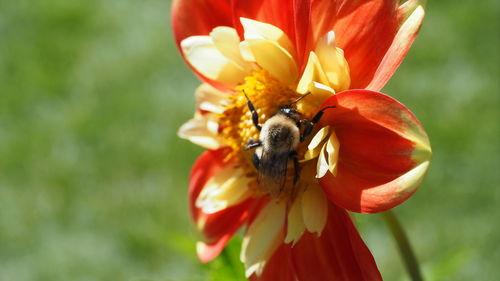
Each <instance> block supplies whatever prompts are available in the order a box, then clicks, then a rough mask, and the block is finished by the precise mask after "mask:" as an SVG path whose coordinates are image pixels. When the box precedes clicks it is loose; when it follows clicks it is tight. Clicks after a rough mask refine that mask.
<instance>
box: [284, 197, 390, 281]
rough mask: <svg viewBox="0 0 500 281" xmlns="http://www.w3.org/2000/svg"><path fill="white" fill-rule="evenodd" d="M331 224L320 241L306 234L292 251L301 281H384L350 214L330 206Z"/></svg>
mask: <svg viewBox="0 0 500 281" xmlns="http://www.w3.org/2000/svg"><path fill="white" fill-rule="evenodd" d="M328 209H329V212H328V221H327V223H326V226H325V229H324V230H323V233H322V234H321V236H320V237H318V236H317V235H316V234H313V233H310V232H306V233H304V234H303V236H302V238H301V239H300V241H299V242H298V243H297V244H296V245H295V246H294V247H293V248H291V256H292V261H293V266H294V268H295V272H296V274H297V279H298V280H301V281H326V280H328V281H376V280H382V276H381V275H380V272H379V271H378V268H377V265H376V263H375V260H374V259H373V256H372V254H371V253H370V250H368V248H367V247H366V245H365V243H364V242H363V240H362V239H361V237H360V236H359V234H358V231H357V230H356V228H355V227H354V225H353V224H352V222H351V219H350V217H349V215H348V214H347V212H346V211H345V210H343V209H341V208H339V207H337V206H335V205H334V204H330V205H329V208H328Z"/></svg>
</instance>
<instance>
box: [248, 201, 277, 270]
mask: <svg viewBox="0 0 500 281" xmlns="http://www.w3.org/2000/svg"><path fill="white" fill-rule="evenodd" d="M285 209H286V206H285V204H284V203H275V202H269V203H268V205H267V206H266V207H265V208H263V209H262V210H261V211H260V213H259V215H258V216H257V218H256V219H255V220H254V221H253V223H252V224H251V225H250V227H248V230H247V233H246V234H245V237H244V238H243V242H242V244H241V255H240V259H241V261H242V262H243V263H244V264H245V268H246V271H245V273H246V276H247V277H249V276H250V275H252V274H253V273H255V274H257V275H260V274H262V270H264V267H265V265H266V263H267V261H268V260H269V258H271V256H272V254H273V253H274V251H275V250H276V249H277V248H278V247H279V246H280V244H281V243H283V236H284V235H283V227H284V225H285V216H286V211H285Z"/></svg>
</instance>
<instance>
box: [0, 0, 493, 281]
mask: <svg viewBox="0 0 500 281" xmlns="http://www.w3.org/2000/svg"><path fill="white" fill-rule="evenodd" d="M498 8H499V7H498V3H497V2H495V1H493V0H490V1H481V2H477V3H472V2H471V3H468V2H456V1H451V0H447V1H430V2H429V4H428V6H427V11H428V13H427V16H426V20H425V23H424V26H423V28H422V31H421V34H420V36H419V38H418V39H417V41H416V42H415V44H414V47H413V49H412V50H411V52H410V54H409V56H408V57H407V59H406V60H405V62H404V63H403V64H402V65H401V67H400V69H399V70H398V72H397V73H396V75H395V76H394V77H393V79H392V80H391V82H390V83H389V84H388V85H387V87H386V88H385V89H384V92H386V93H388V94H390V95H392V96H394V97H396V98H397V99H399V100H400V101H402V102H403V103H404V104H405V105H407V106H408V107H409V108H410V109H411V110H412V111H413V112H414V113H415V114H416V115H417V116H418V117H419V119H420V120H421V122H422V123H423V125H424V126H425V128H426V130H427V132H428V134H429V135H430V139H431V142H432V147H433V151H434V159H433V162H432V165H431V168H430V171H429V173H428V176H427V179H426V180H425V182H424V184H423V186H422V188H421V189H420V190H419V191H418V192H417V193H416V194H415V195H414V196H413V197H412V198H411V199H410V200H408V202H407V203H405V204H403V205H402V206H400V207H398V208H396V209H395V211H396V213H397V214H398V216H399V218H400V219H401V221H402V223H403V224H404V225H405V226H406V227H407V231H408V232H409V234H410V238H411V240H412V242H413V243H414V247H415V249H416V252H417V256H418V258H419V259H420V261H421V263H422V265H423V270H424V275H425V277H426V280H436V281H438V280H439V281H441V280H454V281H456V280H458V281H460V280H494V279H495V277H496V276H500V270H499V269H498V267H497V265H496V262H497V261H498V260H500V255H499V253H500V251H499V250H500V249H499V246H498V245H499V242H500V241H499V237H500V224H498V223H497V220H498V217H499V213H498V206H497V205H498V201H499V200H500V189H499V188H498V184H499V182H500V179H499V174H500V173H499V172H500V169H499V168H500V163H499V157H498V156H499V155H500V153H499V152H500V151H499V150H500V149H499V143H500V136H499V125H498V120H500V116H499V109H498V106H499V104H500V100H499V82H498V74H499V69H498V67H499V54H498V47H499V38H498V36H497V35H498V29H499V22H498V19H497V18H498V11H499V9H498ZM169 9H170V3H169V1H158V0H146V1H132V0H123V1H99V0H89V1H86V2H85V3H84V2H75V1H63V0H47V1H38V2H33V1H27V0H19V1H9V2H7V1H0V42H1V44H0V175H1V176H0V280H13V281H25V280H26V281H28V280H30V281H31V280H37V281H38V280H40V281H42V280H47V281H48V280H50V281H54V280H75V281H77V280H134V281H139V280H158V281H160V280H161V281H165V280H182V281H184V280H186V281H191V280H192V281H197V280H223V279H224V278H228V277H227V276H230V275H231V274H232V273H231V272H232V271H229V272H224V271H227V270H229V269H228V268H225V267H227V266H225V265H224V264H226V262H224V261H221V260H217V261H215V262H214V263H212V264H209V265H202V264H200V263H199V262H198V261H197V259H196V257H195V251H194V247H195V240H196V233H194V231H193V227H192V225H191V223H190V220H189V215H188V213H187V206H186V201H187V194H186V187H187V179H188V175H189V170H190V167H191V164H192V163H193V161H194V160H195V158H196V157H197V155H199V154H200V153H201V151H202V150H201V149H200V148H198V147H196V146H194V145H192V144H190V143H188V142H186V141H183V140H180V139H178V138H177V136H176V131H177V128H178V127H179V126H180V125H181V124H182V123H183V122H185V121H186V120H187V119H189V118H190V117H191V116H192V111H193V107H194V98H193V91H194V89H195V88H196V86H197V85H198V84H199V82H198V81H197V80H196V78H195V77H194V76H193V74H192V73H191V72H190V71H189V70H188V69H187V67H186V66H185V64H184V63H183V62H182V60H181V58H180V56H179V54H178V53H177V51H176V49H175V46H174V43H173V40H172V35H171V31H170V26H169ZM357 219H358V222H359V225H360V229H361V232H362V234H363V236H364V238H365V239H366V241H367V243H368V244H369V247H370V248H371V249H372V251H373V253H374V255H375V258H376V260H377V263H378V264H379V267H380V269H381V271H382V273H383V275H384V277H385V279H386V280H408V279H407V278H406V274H405V272H404V270H403V267H402V264H401V260H400V258H399V257H398V254H397V252H396V249H395V247H394V243H393V241H392V240H391V237H390V236H389V234H388V231H387V229H386V228H385V226H384V225H383V221H382V219H381V218H380V217H379V216H377V215H357ZM231 245H232V246H231V248H230V250H229V251H228V253H227V254H226V256H225V257H226V258H227V259H229V260H232V261H233V262H234V260H237V257H238V253H237V251H238V249H237V248H238V245H237V243H232V244H231ZM235 266H236V265H235ZM231 270H233V269H231ZM234 270H237V271H239V272H241V271H240V270H241V267H240V268H235V269H234ZM213 272H215V273H213ZM214 274H215V275H214ZM217 274H218V275H217ZM210 276H211V277H210ZM214 276H215V277H214ZM217 276H219V277H217ZM224 276H226V277H224ZM210 278H211V279H210ZM228 280H230V277H229V279H228Z"/></svg>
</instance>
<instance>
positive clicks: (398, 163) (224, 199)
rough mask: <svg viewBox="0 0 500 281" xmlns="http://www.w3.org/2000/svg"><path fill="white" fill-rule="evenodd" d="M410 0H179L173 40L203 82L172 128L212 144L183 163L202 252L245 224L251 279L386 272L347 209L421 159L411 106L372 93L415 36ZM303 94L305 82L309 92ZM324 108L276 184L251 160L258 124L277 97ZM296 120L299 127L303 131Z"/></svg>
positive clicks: (417, 177)
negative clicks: (187, 115) (188, 114)
mask: <svg viewBox="0 0 500 281" xmlns="http://www.w3.org/2000/svg"><path fill="white" fill-rule="evenodd" d="M423 17H424V10H423V6H422V4H421V2H420V1H418V0H410V1H407V2H405V3H404V4H402V5H400V3H399V2H398V1H390V0H387V1H382V0H369V1H340V0H337V1H336V0H316V1H291V0H289V1H286V0H282V1H280V0H256V1H237V0H233V1H229V0H214V1H207V0H177V1H174V3H173V7H172V22H173V29H174V35H175V39H176V41H177V44H178V47H179V49H180V51H181V53H182V55H183V57H184V59H185V60H186V62H187V63H188V64H189V65H190V66H191V68H192V69H193V70H194V72H195V73H196V75H197V76H198V77H199V78H200V79H201V80H202V81H203V84H202V85H201V86H199V87H198V89H197V90H196V100H197V104H196V113H195V116H194V118H193V119H192V120H190V121H189V122H187V123H186V124H184V125H183V126H182V127H181V129H180V130H179V135H180V136H181V137H183V138H186V139H188V140H190V141H192V142H193V143H196V144H198V145H201V146H203V147H205V148H207V149H208V150H207V151H206V152H205V153H203V154H202V155H201V157H200V158H199V159H198V160H197V161H196V163H195V164H194V166H193V169H192V172H191V176H190V186H189V199H190V210H191V213H192V216H193V218H194V221H195V223H196V227H197V228H198V230H199V231H200V233H201V234H202V238H201V240H202V241H200V242H198V244H197V253H198V256H199V258H200V259H201V260H202V261H204V262H207V261H210V260H212V259H213V258H215V257H216V256H217V255H218V254H219V253H220V252H221V251H222V249H223V248H224V246H225V245H226V244H227V242H228V241H229V240H230V239H231V237H232V236H233V235H234V234H235V232H236V231H237V230H238V229H240V228H241V227H242V226H246V230H245V234H244V239H243V243H242V252H241V260H242V262H243V263H244V264H245V268H246V275H247V277H249V278H250V279H251V280H301V281H302V280H381V279H382V278H381V276H380V273H379V271H378V269H377V266H376V264H375V261H374V259H373V257H372V255H371V253H370V251H369V250H368V248H367V247H366V245H365V244H364V242H363V241H362V239H361V237H360V236H359V234H358V232H357V230H356V228H355V226H354V225H353V223H352V221H351V219H350V216H349V215H348V213H347V211H346V210H349V211H353V212H360V213H376V212H381V211H385V210H387V209H390V208H392V207H394V206H397V205H398V204H400V203H402V202H403V201H405V200H406V199H407V198H408V197H409V196H411V195H412V194H413V193H414V192H415V191H416V189H417V188H418V186H419V185H420V183H421V182H422V180H423V177H424V175H425V173H426V171H427V168H428V166H429V161H430V157H431V148H430V144H429V140H428V137H427V135H426V133H425V131H424V129H423V128H422V126H421V125H420V123H419V122H418V120H417V119H416V117H415V116H414V115H413V114H412V113H411V112H410V111H409V110H408V109H407V108H406V107H405V106H403V105H402V104H401V103H399V102H397V101H396V100H394V99H393V98H391V97H389V96H387V95H385V94H382V93H379V92H377V91H379V90H380V89H381V88H382V87H383V86H384V85H385V83H386V82H387V81H388V79H389V78H390V77H391V76H392V74H393V73H394V71H395V70H396V68H397V67H398V66H399V64H400V63H401V61H402V60H403V58H404V56H405V55H406V53H407V52H408V50H409V48H410V46H411V44H412V43H413V40H414V39H415V37H416V35H417V33H418V30H419V28H420V25H421V23H422V20H423ZM306 94H307V96H304V95H306ZM300 97H303V98H302V99H300V101H298V102H297V103H296V104H295V109H296V110H297V111H298V112H300V114H301V118H302V119H305V120H311V119H312V118H313V116H315V115H316V114H317V113H318V112H319V111H320V110H322V109H323V108H326V107H333V106H334V107H335V108H330V109H328V110H325V111H324V114H323V116H322V118H320V119H319V122H318V123H317V124H315V126H314V127H313V128H314V129H313V132H312V134H311V135H310V136H309V137H307V138H305V139H304V140H303V141H302V142H300V143H299V144H298V146H297V148H296V153H297V155H298V160H299V161H298V162H299V164H298V165H299V167H300V174H299V179H298V181H297V182H296V183H295V181H294V179H293V175H294V171H295V170H294V167H293V166H294V165H288V167H287V170H286V171H288V172H287V173H286V176H285V177H284V182H285V184H284V185H283V188H280V189H275V188H274V187H273V185H267V184H263V181H261V180H260V178H259V170H258V169H257V168H255V166H254V165H253V164H252V157H253V156H252V155H253V154H254V151H253V150H249V151H247V150H244V148H245V147H246V146H247V145H248V144H249V143H252V142H255V141H256V140H259V130H258V128H256V126H255V124H254V123H253V122H252V118H253V116H252V112H251V110H250V108H249V106H248V100H250V101H251V102H252V103H253V105H254V106H255V109H256V112H257V118H258V119H259V123H260V124H265V122H266V121H267V120H269V118H270V117H271V116H273V114H275V113H276V112H277V111H278V110H279V109H280V107H281V106H283V105H287V104H290V103H292V102H293V101H294V100H297V99H298V98H300ZM303 130H304V129H302V131H303Z"/></svg>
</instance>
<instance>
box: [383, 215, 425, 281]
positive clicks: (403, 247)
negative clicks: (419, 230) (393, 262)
mask: <svg viewBox="0 0 500 281" xmlns="http://www.w3.org/2000/svg"><path fill="white" fill-rule="evenodd" d="M382 215H383V217H384V220H385V223H386V224H387V226H388V227H389V230H390V231H391V233H392V236H394V240H396V244H397V245H398V248H399V253H400V254H401V257H402V258H403V261H404V264H405V267H406V270H407V271H408V274H410V277H411V280H412V281H423V280H424V279H423V278H422V274H421V273H420V268H419V266H418V261H417V258H416V257H415V253H414V252H413V250H412V248H411V245H410V241H409V240H408V236H407V235H406V233H405V231H404V229H403V227H402V226H401V223H399V221H398V219H397V218H396V215H394V213H393V212H392V211H386V212H384V213H382Z"/></svg>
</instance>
